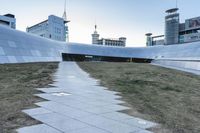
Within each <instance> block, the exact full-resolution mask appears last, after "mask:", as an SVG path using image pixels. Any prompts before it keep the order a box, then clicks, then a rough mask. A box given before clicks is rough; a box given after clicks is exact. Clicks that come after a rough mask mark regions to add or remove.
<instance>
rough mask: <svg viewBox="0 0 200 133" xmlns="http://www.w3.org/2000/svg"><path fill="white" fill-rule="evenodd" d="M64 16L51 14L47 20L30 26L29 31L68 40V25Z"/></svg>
mask: <svg viewBox="0 0 200 133" xmlns="http://www.w3.org/2000/svg"><path fill="white" fill-rule="evenodd" d="M68 22H69V21H65V20H64V19H63V18H60V17H57V16H54V15H50V16H49V17H48V19H47V20H45V21H43V22H41V23H38V24H36V25H33V26H31V27H28V28H27V29H26V31H27V32H29V33H32V34H36V35H38V36H41V37H45V38H49V39H52V40H56V41H68V26H67V23H68Z"/></svg>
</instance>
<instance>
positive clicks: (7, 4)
mask: <svg viewBox="0 0 200 133" xmlns="http://www.w3.org/2000/svg"><path fill="white" fill-rule="evenodd" d="M0 3H1V4H0V14H1V15H3V14H6V13H12V14H14V15H15V16H16V19H17V29H18V30H21V31H26V27H27V26H32V25H34V24H36V23H39V22H41V21H43V20H46V19H47V18H48V16H49V15H57V16H60V17H62V15H63V12H64V0H0ZM199 5H200V0H178V7H179V9H180V10H179V13H180V18H181V22H184V20H185V19H188V18H193V17H197V16H200V8H199ZM174 7H176V0H67V16H68V19H69V20H70V21H71V22H70V23H69V24H68V25H69V39H70V42H78V43H87V44H91V40H92V39H91V34H92V33H93V32H94V25H95V23H96V24H97V26H98V29H97V31H98V33H99V34H100V36H101V37H103V38H119V37H126V38H127V46H128V47H142V46H145V43H146V37H145V33H147V32H151V33H153V35H161V34H164V17H165V15H166V14H165V10H167V9H169V8H174Z"/></svg>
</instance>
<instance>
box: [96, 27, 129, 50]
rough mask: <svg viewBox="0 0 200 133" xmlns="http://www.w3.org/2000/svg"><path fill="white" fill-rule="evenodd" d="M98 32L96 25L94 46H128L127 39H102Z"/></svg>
mask: <svg viewBox="0 0 200 133" xmlns="http://www.w3.org/2000/svg"><path fill="white" fill-rule="evenodd" d="M99 37H100V35H99V34H98V32H97V25H95V31H94V33H93V34H92V44H94V45H102V46H115V47H125V46H126V38H125V37H120V38H117V39H110V38H101V39H99Z"/></svg>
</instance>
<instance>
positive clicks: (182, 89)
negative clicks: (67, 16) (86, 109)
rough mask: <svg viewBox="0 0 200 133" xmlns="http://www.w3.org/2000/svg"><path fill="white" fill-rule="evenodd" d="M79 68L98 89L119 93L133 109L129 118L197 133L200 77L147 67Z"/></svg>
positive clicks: (107, 65)
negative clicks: (106, 88) (96, 84)
mask: <svg viewBox="0 0 200 133" xmlns="http://www.w3.org/2000/svg"><path fill="white" fill-rule="evenodd" d="M79 65H80V66H81V68H83V69H84V70H85V71H87V72H89V73H90V74H91V76H92V77H94V78H97V79H100V80H101V84H102V85H104V86H106V87H108V88H109V89H111V90H115V91H118V92H121V94H122V96H123V99H124V100H126V101H127V103H128V104H129V106H131V107H132V108H133V110H132V111H129V112H128V113H129V114H132V115H136V116H139V117H142V118H145V119H148V120H151V121H155V122H157V123H160V124H162V126H163V127H164V128H166V129H169V130H170V131H171V132H173V133H200V76H196V75H192V74H189V73H185V72H181V71H176V70H171V69H166V68H161V67H157V66H152V65H150V64H136V63H105V62H104V63H102V62H83V63H79ZM141 114H142V115H141ZM157 132H162V131H161V130H160V131H157ZM167 132H168V131H167Z"/></svg>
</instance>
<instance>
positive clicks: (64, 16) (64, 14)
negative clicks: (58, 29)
mask: <svg viewBox="0 0 200 133" xmlns="http://www.w3.org/2000/svg"><path fill="white" fill-rule="evenodd" d="M66 6H67V5H66V0H65V5H64V13H63V19H64V20H65V21H67V13H66Z"/></svg>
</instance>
